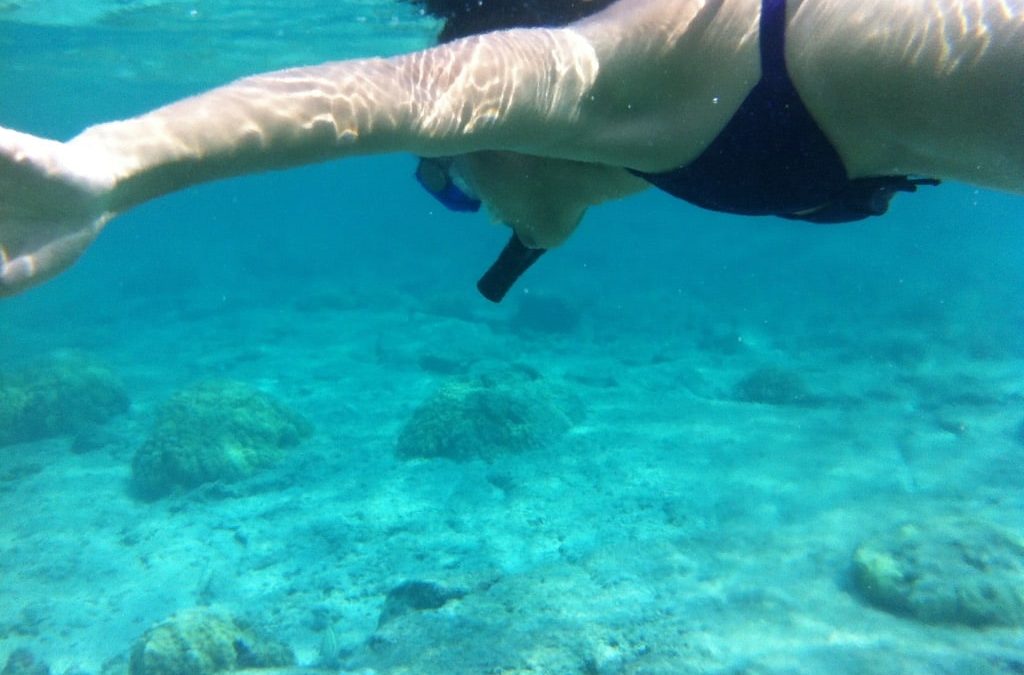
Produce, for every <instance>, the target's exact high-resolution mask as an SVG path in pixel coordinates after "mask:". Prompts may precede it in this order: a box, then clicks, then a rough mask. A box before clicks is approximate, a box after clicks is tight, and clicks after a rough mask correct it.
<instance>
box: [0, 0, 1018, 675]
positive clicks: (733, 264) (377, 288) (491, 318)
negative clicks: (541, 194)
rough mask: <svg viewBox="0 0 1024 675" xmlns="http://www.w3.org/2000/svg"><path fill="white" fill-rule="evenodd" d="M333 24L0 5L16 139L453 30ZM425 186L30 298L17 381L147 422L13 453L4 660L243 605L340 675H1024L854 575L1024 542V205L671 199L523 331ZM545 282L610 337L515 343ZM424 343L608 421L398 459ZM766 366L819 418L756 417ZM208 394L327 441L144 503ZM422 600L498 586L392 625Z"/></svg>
mask: <svg viewBox="0 0 1024 675" xmlns="http://www.w3.org/2000/svg"><path fill="white" fill-rule="evenodd" d="M303 4H304V6H303V8H302V9H301V10H298V9H295V6H294V5H290V4H288V3H283V2H281V1H280V0H277V2H276V3H275V2H270V1H269V0H268V1H266V2H263V3H257V2H252V3H241V4H240V3H226V2H209V3H206V2H194V3H175V2H166V3H160V2H139V3H132V2H116V3H114V2H110V3H102V2H96V3H74V4H72V3H68V5H67V7H58V6H56V5H49V4H48V3H44V2H38V3H30V2H23V3H4V2H0V91H2V92H3V95H2V96H0V124H2V125H4V126H8V127H14V128H18V129H21V130H25V131H29V132H32V133H36V134H40V135H44V136H50V137H56V138H67V137H69V136H71V135H73V134H74V133H76V132H77V131H79V130H80V129H82V128H84V127H85V126H88V125H90V124H94V123H98V122H100V121H105V120H108V119H113V118H121V117H128V116H131V115H135V114H138V113H141V112H143V111H145V110H147V109H149V108H152V107H154V106H157V105H160V104H162V103H165V102H168V101H171V100H174V99H175V98H178V97H181V96H183V95H186V94H190V93H195V92H198V91H201V90H202V89H204V88H207V87H210V86H214V85H216V84H217V83H220V82H223V81H226V80H229V79H231V78H233V77H237V76H240V75H243V74H246V73H250V72H256V71H262V70H267V69H271V68H278V67H283V66H287V65H295V64H300V63H308V62H314V61H323V60H330V59H337V58H345V57H351V56H356V55H365V54H371V53H382V54H392V53H396V52H399V51H403V50H405V49H412V48H416V47H419V46H423V45H426V44H427V43H428V42H429V40H430V37H431V35H432V31H433V25H432V24H431V23H430V22H429V21H428V20H426V19H424V18H422V17H419V16H417V15H416V13H415V12H413V11H411V10H409V9H408V8H404V7H402V6H400V5H397V3H394V2H387V1H385V0H377V1H374V2H370V1H364V2H341V3H335V2H331V3H328V2H313V3H308V4H309V5H311V6H310V7H306V6H305V4H306V3H303ZM414 164H415V162H414V159H413V158H412V157H408V156H390V157H381V158H368V159H358V160H349V161H346V162H343V163H330V164H325V165H320V166H314V167H307V168H302V169H298V170H293V171H289V172H285V173H275V174H268V175H261V176H255V177H247V178H242V179H237V180H231V181H225V182H220V183H216V184H212V185H207V186H203V187H199V188H196V189H192V190H189V191H187V192H184V193H181V194H176V195H172V196H170V197H167V198H164V199H161V200H158V201H156V202H153V203H150V204H147V205H144V206H142V207H140V208H138V209H136V210H135V211H132V212H131V213H129V214H127V215H125V216H123V217H122V218H119V219H118V220H116V221H115V222H114V223H113V224H112V225H111V226H110V227H109V228H108V230H107V231H106V232H105V233H104V234H103V235H102V236H101V237H100V239H99V240H98V241H97V243H96V244H95V245H94V246H93V247H92V248H91V249H90V251H89V252H88V253H87V254H86V255H85V256H84V257H83V259H82V260H81V261H80V262H79V263H78V264H77V265H76V266H75V267H74V268H73V269H72V270H71V271H70V272H68V273H66V274H64V275H62V276H61V277H59V278H57V279H55V280H54V281H53V282H51V283H49V284H46V285H44V286H42V287H40V288H37V289H34V290H32V291H31V292H28V293H26V294H24V295H21V296H18V297H16V298H12V299H8V300H4V301H3V302H2V303H0V365H2V366H3V368H4V369H5V371H14V370H18V369H20V368H24V367H25V366H26V365H28V364H31V363H33V362H34V360H35V359H38V358H41V357H44V356H45V355H46V354H48V353H51V352H53V351H55V350H68V349H73V350H80V351H82V352H84V353H87V354H89V355H91V356H92V357H94V358H96V359H99V360H101V361H102V362H103V363H105V364H106V365H107V366H109V367H110V368H111V369H112V370H113V371H115V372H116V373H117V374H118V375H119V376H120V377H121V378H122V379H123V380H124V383H125V387H126V389H127V391H128V393H129V395H130V397H131V399H132V407H131V409H130V410H129V412H128V413H126V414H125V415H123V416H121V417H119V418H118V419H117V420H115V421H113V422H112V423H111V425H112V426H111V429H110V431H109V434H110V438H111V439H112V440H110V441H109V442H108V443H107V444H106V445H105V446H104V447H101V448H100V449H98V450H95V451H93V452H89V453H85V454H79V453H72V452H70V450H69V447H70V445H71V443H72V439H70V438H67V437H53V438H45V439H40V440H35V441H32V442H28V443H21V444H18V445H11V446H7V447H5V448H0V465H2V466H3V467H4V476H6V477H8V478H5V480H4V482H3V484H2V486H0V504H2V509H3V511H0V514H2V515H0V660H2V659H4V658H6V657H7V655H9V654H11V653H13V652H14V651H15V650H16V649H19V648H27V649H29V650H31V651H32V652H33V653H34V654H36V655H37V656H38V657H39V658H42V659H45V660H46V661H48V662H49V663H50V665H51V667H52V669H53V672H64V670H65V669H68V668H71V667H73V666H76V667H78V668H80V669H81V672H99V671H100V668H101V665H102V664H103V663H104V662H105V661H106V660H108V659H111V658H114V657H116V656H117V655H118V654H123V653H125V652H127V650H129V649H130V648H131V645H132V644H133V642H134V641H135V640H136V639H138V638H139V636H140V635H141V634H142V633H143V632H144V631H145V630H146V629H147V628H148V627H150V626H152V625H154V624H155V623H157V622H159V621H162V620H164V619H166V618H167V617H168V616H171V615H172V614H174V613H175V612H180V611H182V610H186V609H189V608H190V607H195V606H198V605H212V606H215V607H218V608H223V609H225V610H226V611H230V612H232V613H234V614H236V615H239V616H245V617H248V618H250V619H253V620H255V621H256V622H257V623H259V624H260V625H261V626H262V627H263V628H264V629H266V630H268V631H269V632H271V633H273V634H274V635H275V636H276V637H277V638H279V639H280V640H282V641H284V642H285V643H287V644H288V645H289V646H290V647H291V648H292V649H293V650H294V651H295V653H296V655H297V658H298V661H299V663H300V664H302V665H304V666H313V665H317V664H318V663H319V664H323V665H330V666H331V667H332V668H334V670H335V672H337V670H338V669H339V668H347V669H351V670H352V671H353V672H371V671H362V670H358V671H357V669H359V668H366V669H373V671H375V672H381V673H389V672H395V673H398V672H408V673H462V672H465V673H484V672H508V673H512V672H515V673H519V672H543V673H549V672H551V673H554V672H566V673H569V672H578V673H592V672H593V673H618V672H623V673H625V672H630V673H634V672H635V673H641V672H643V673H683V672H758V673H761V672H763V673H796V672H800V673H803V672H807V673H813V672H823V671H825V670H830V671H836V670H838V671H840V672H850V673H854V672H858V673H859V672H879V673H883V672H885V673H888V672H906V673H929V672H936V673H938V672H1020V669H1021V668H1022V667H1024V666H1022V664H1024V632H1022V631H1021V629H1020V628H1019V627H1018V628H1014V627H995V628H989V629H977V628H969V627H963V626H958V625H933V624H927V623H923V622H920V621H917V620H915V619H913V618H910V617H907V616H899V615H894V614H891V613H889V612H885V611H882V610H880V609H878V608H876V607H873V606H871V605H870V604H869V603H867V602H866V601H865V600H864V599H863V598H862V597H860V596H858V594H857V593H856V592H855V590H854V589H852V587H851V581H850V572H849V570H850V564H851V562H850V561H851V555H852V552H853V551H854V549H855V548H856V547H857V546H858V544H859V543H860V542H862V541H864V540H867V539H870V538H871V537H873V536H876V535H878V534H879V533H882V532H885V531H889V530H891V529H892V528H895V527H898V526H899V525H900V524H903V523H908V522H910V523H915V524H917V525H921V526H923V527H927V525H928V524H929V523H935V522H946V521H947V520H948V519H950V518H961V519H966V520H967V521H968V522H969V523H970V522H975V521H977V522H980V523H985V524H991V525H995V526H998V527H1001V528H1004V529H1006V530H1008V531H1010V532H1012V533H1015V535H1016V536H1018V537H1019V536H1022V535H1024V527H1022V525H1021V523H1022V522H1024V520H1022V518H1021V516H1022V511H1021V507H1022V503H1024V502H1022V497H1021V494H1022V493H1021V488H1022V487H1024V438H1022V432H1021V430H1020V426H1021V424H1022V422H1024V404H1022V401H1024V377H1022V376H1024V264H1022V262H1024V259H1022V258H1024V254H1022V252H1024V227H1022V223H1024V200H1022V199H1021V198H1020V197H1019V196H1017V197H1014V196H1010V195H1004V194H998V193H995V192H991V191H986V190H978V189H975V188H973V187H970V186H965V185H957V184H947V185H943V186H941V187H940V188H937V189H930V190H926V191H922V192H921V193H919V194H917V195H903V196H900V197H898V198H897V199H896V200H895V202H894V205H893V209H892V211H891V213H890V214H889V215H888V216H887V217H885V218H879V219H874V220H872V221H870V222H864V223H857V224H851V225H845V226H835V227H815V226H809V225H801V224H793V223H788V222H783V221H776V220H766V219H741V218H734V217H728V216H722V215H716V214H710V213H706V212H702V211H700V210H697V209H695V208H692V207H689V206H687V205H684V204H681V203H679V202H676V201H673V200H671V199H668V198H666V197H664V196H661V195H658V194H655V193H653V192H651V193H648V194H644V195H640V196H637V197H634V198H631V199H629V200H626V201H623V202H621V203H616V204H610V205H606V206H603V207H600V208H595V209H593V210H592V211H591V213H590V214H589V215H588V216H587V218H586V220H585V222H584V224H583V225H582V226H581V228H580V230H579V231H578V232H577V234H576V235H575V236H574V238H573V239H572V240H571V241H570V242H569V243H568V244H567V245H566V246H565V247H564V249H561V250H557V251H554V252H551V253H549V254H548V255H547V256H546V257H545V258H544V259H543V260H542V261H541V262H540V263H539V264H538V265H537V267H536V268H535V269H533V270H531V271H530V273H529V274H528V276H527V277H526V278H525V279H524V280H523V282H522V283H521V284H520V286H518V287H517V289H516V290H514V291H513V293H512V294H511V295H510V297H509V298H508V299H507V300H506V302H505V303H504V304H503V305H502V306H500V307H494V306H491V305H489V304H488V303H486V302H485V301H483V300H481V299H480V298H478V297H477V296H476V295H475V291H474V288H473V286H474V283H475V281H476V278H477V277H478V275H479V274H480V273H481V272H482V271H483V270H484V269H485V268H486V267H487V266H488V265H489V264H490V262H491V260H492V258H493V256H495V255H496V254H497V252H498V250H500V248H501V246H502V245H503V243H504V240H505V237H506V233H505V230H504V229H503V228H500V227H497V226H494V225H492V224H491V223H489V222H488V220H487V218H486V217H485V216H483V215H471V216H466V215H457V214H451V213H448V212H446V211H444V210H443V209H442V208H441V207H440V206H438V205H437V204H436V203H434V202H433V201H432V200H431V198H430V197H429V196H428V195H426V194H425V193H424V192H423V191H422V190H421V189H420V188H419V187H418V186H417V185H416V183H415V182H414V180H413V179H412V177H411V174H412V171H413V168H414ZM528 295H541V296H544V297H549V296H550V297H553V298H556V299H557V300H559V301H562V302H564V303H565V304H566V305H567V306H569V307H571V308H573V310H574V311H577V312H578V314H579V324H578V325H577V326H576V327H574V328H571V329H569V330H566V331H563V332H556V333H552V334H544V333H536V332H532V333H531V332H525V331H522V330H520V329H519V328H518V327H517V325H516V316H517V310H518V308H519V307H520V306H521V305H522V304H523V303H524V302H525V301H524V297H525V296H528ZM325 297H326V298H332V299H334V300H332V302H334V305H333V306H330V305H331V303H327V304H328V307H327V308H326V309H322V310H316V311H310V310H309V309H308V307H309V303H310V300H311V299H312V301H320V300H322V299H323V298H325ZM339 297H340V298H344V301H343V302H342V301H338V300H337V299H338V298H339ZM314 304H315V302H314ZM425 356H443V357H446V358H451V359H454V360H456V361H458V362H460V363H464V364H470V365H471V366H472V367H476V366H478V365H479V364H486V366H487V367H488V368H500V367H506V366H508V364H515V367H518V368H528V369H532V370H535V371H537V372H539V373H542V374H543V375H544V377H545V378H546V379H548V380H550V381H552V382H555V383H557V384H559V385H564V386H567V387H570V388H572V389H573V390H574V391H575V393H576V394H577V395H578V396H579V397H580V398H581V399H582V400H583V402H584V404H585V406H586V408H587V415H586V418H585V421H584V422H582V423H580V424H579V425H577V427H576V428H574V429H573V430H572V431H571V432H570V433H569V434H568V435H567V436H566V437H564V438H562V439H561V440H559V441H557V442H553V443H551V444H550V445H549V446H547V447H543V448H539V449H536V450H533V451H530V452H527V453H523V454H518V455H510V456H500V457H498V458H496V459H491V460H490V461H484V460H477V461H473V462H468V463H456V462H451V461H447V460H441V459H433V460H416V461H406V460H402V459H398V458H396V457H395V454H394V445H395V441H396V438H397V436H398V433H399V431H400V430H401V428H402V426H403V425H404V424H405V422H406V421H407V420H408V419H409V417H410V415H411V413H412V411H413V410H414V409H415V408H416V406H417V405H418V404H419V403H421V402H422V401H423V400H424V399H425V398H427V397H428V396H429V395H430V393H431V392H432V391H433V390H434V389H435V388H436V387H437V386H438V385H439V384H442V383H444V382H445V381H446V379H447V378H448V377H449V376H446V375H444V374H441V373H438V372H436V371H432V370H431V369H429V368H424V367H423V363H424V361H423V359H424V357H425ZM764 367H772V368H778V369H783V370H785V371H786V372H789V373H795V374H797V375H798V376H799V377H800V378H802V380H803V381H804V382H805V384H806V386H807V387H808V388H809V389H810V390H811V391H812V392H814V394H815V395H816V396H818V397H820V398H821V399H822V400H824V401H825V403H824V404H822V405H817V406H814V407H805V406H792V405H771V404H765V403H751V402H744V401H742V400H737V397H736V396H735V391H736V390H735V385H736V383H737V382H739V381H740V380H742V378H743V377H744V376H745V375H747V374H749V373H751V372H755V371H756V370H757V369H759V368H764ZM210 378H231V379H234V380H239V381H243V382H246V383H248V384H251V385H253V386H255V387H257V388H259V389H261V390H263V391H266V392H267V393H271V394H273V395H274V396H276V397H278V398H279V399H280V400H282V401H283V402H285V403H286V404H287V405H289V406H291V407H292V408H295V409H298V410H300V411H301V412H302V414H304V415H305V416H307V418H309V419H310V420H311V422H312V423H313V425H314V427H315V429H316V431H315V433H314V435H313V436H312V437H311V438H310V439H309V440H308V441H306V442H305V443H304V444H303V446H301V448H300V449H299V450H297V451H296V453H298V454H297V455H296V456H297V457H299V459H296V458H295V457H293V458H292V459H290V460H288V461H286V462H285V463H284V464H283V465H281V467H278V468H276V469H272V470H270V473H269V474H267V475H269V476H271V477H273V476H277V478H276V481H275V480H270V479H268V478H266V477H262V478H261V479H260V480H262V481H264V483H260V484H258V485H257V486H256V487H255V488H253V489H247V488H246V489H241V490H240V493H239V494H236V495H234V496H232V497H229V498H223V499H211V498H208V497H204V498H195V496H194V495H192V496H191V497H190V495H189V494H188V493H185V494H180V495H176V496H174V497H173V498H170V499H169V500H164V501H161V502H157V503H155V504H149V503H142V502H139V501H138V500H136V499H134V498H133V497H132V496H131V494H130V491H129V490H128V489H127V487H126V484H127V481H128V477H129V472H130V464H131V457H132V453H133V451H134V449H135V448H136V447H138V446H139V445H140V444H141V443H142V442H143V441H144V439H145V438H146V436H147V434H148V433H149V430H150V426H151V423H152V419H153V416H154V411H155V410H157V409H158V408H159V406H160V404H161V403H162V402H163V401H165V400H166V399H167V398H168V397H169V396H170V395H171V394H172V393H173V392H174V391H176V390H178V389H180V388H182V387H185V386H188V385H189V384H192V383H194V382H197V381H202V380H206V379H210ZM27 465H32V467H34V468H33V469H32V470H30V471H27V472H26V471H21V470H20V467H25V466H27ZM275 471H276V472H278V473H274V472H275ZM499 474H500V475H501V476H505V477H506V479H507V480H508V481H511V483H512V484H514V485H515V486H516V487H515V489H512V490H502V489H497V488H496V487H495V482H496V481H495V480H494V476H495V475H499ZM506 479H502V480H506ZM268 481H269V482H268ZM501 482H502V481H500V480H499V481H497V483H501ZM246 485H248V484H246ZM268 486H269V487H268ZM967 527H968V528H969V527H970V525H968V526H967ZM238 532H244V537H239V536H233V534H232V533H238ZM242 539H245V541H246V543H245V544H240V543H239V542H240V541H241V540H242ZM409 579H416V580H425V581H429V582H433V583H437V584H441V585H444V586H447V587H459V588H464V589H468V594H467V595H465V597H463V598H461V599H459V600H457V601H452V602H449V603H448V604H446V605H445V606H444V607H443V608H441V609H439V610H426V611H417V612H412V613H410V614H409V615H407V616H404V617H402V620H401V621H399V622H397V623H396V622H391V623H388V624H387V626H385V627H379V626H378V625H377V617H378V615H379V612H380V611H381V608H382V607H383V605H384V602H385V597H386V595H387V593H388V590H389V589H392V588H394V587H395V586H396V585H398V584H400V583H401V582H402V581H405V580H409ZM328 633H329V634H330V635H331V638H330V640H333V642H331V641H329V640H326V637H325V636H327V635H328ZM325 641H326V642H325ZM325 643H329V646H328V647H324V646H322V645H323V644H325ZM327 652H330V653H329V654H328V653H327ZM339 655H340V656H339ZM75 672H78V671H75Z"/></svg>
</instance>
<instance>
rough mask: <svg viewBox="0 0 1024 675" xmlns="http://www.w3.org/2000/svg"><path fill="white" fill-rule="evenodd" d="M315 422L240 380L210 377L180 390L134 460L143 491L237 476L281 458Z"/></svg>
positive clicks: (149, 493) (157, 493)
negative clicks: (222, 379) (214, 380)
mask: <svg viewBox="0 0 1024 675" xmlns="http://www.w3.org/2000/svg"><path fill="white" fill-rule="evenodd" d="M310 433H311V427H310V426H309V424H308V423H307V422H306V421H305V420H304V419H303V418H302V417H300V416H299V415H297V414H296V413H294V412H291V411H290V410H288V409H286V408H285V407H284V406H283V405H281V404H280V403H278V402H277V401H276V400H274V399H273V398H271V397H270V396H268V395H266V394H264V393H262V392H260V391H258V390H256V389H253V388H251V387H249V386H247V385H244V384H240V383H236V382H208V383H204V384H200V385H198V386H195V387H192V388H190V389H186V390H184V391H181V392H179V393H177V394H175V395H174V396H173V397H171V399H170V400H169V401H168V402H167V403H166V404H165V405H164V406H163V408H162V409H161V410H160V412H159V413H158V415H157V421H156V424H155V425H154V427H153V431H152V433H151V434H150V437H149V439H148V440H147V441H146V442H145V443H144V444H143V445H142V447H140V448H139V449H138V451H137V452H136V454H135V458H134V460H133V461H132V477H133V481H134V485H135V488H136V490H137V491H138V493H139V495H140V496H142V497H144V498H156V497H161V496H163V495H166V494H167V493H169V492H171V491H172V490H173V489H174V488H175V487H186V488H188V487H196V486H198V485H202V484H203V483H208V482H212V481H237V480H241V479H243V478H247V477H249V476H251V475H253V474H254V473H255V472H256V471H258V470H259V469H262V468H265V467H268V466H270V465H272V464H274V463H275V462H277V461H278V460H280V459H281V458H282V457H283V456H284V453H285V450H286V449H287V448H290V447H292V446H295V445H297V444H298V443H299V442H300V441H302V439H304V438H306V437H307V436H309V435H310Z"/></svg>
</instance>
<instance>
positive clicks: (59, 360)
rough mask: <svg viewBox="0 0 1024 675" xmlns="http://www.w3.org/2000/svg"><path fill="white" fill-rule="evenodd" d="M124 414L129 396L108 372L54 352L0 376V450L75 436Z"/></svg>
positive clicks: (75, 356)
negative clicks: (29, 442)
mask: <svg viewBox="0 0 1024 675" xmlns="http://www.w3.org/2000/svg"><path fill="white" fill-rule="evenodd" d="M127 410H128V394H127V393H126V392H125V389H124V386H123V385H122V384H121V381H120V380H119V379H118V378H117V376H115V375H114V374H113V373H112V372H111V371H110V370H109V369H108V368H106V367H105V366H103V365H102V364H100V363H99V362H98V361H96V360H95V359H92V358H90V357H88V356H86V355H84V354H81V353H79V352H72V351H63V352H57V353H54V354H52V355H50V356H48V357H47V358H45V359H43V360H42V361H39V362H38V363H36V364H34V365H32V366H31V367H28V368H25V369H23V370H18V371H14V372H12V373H9V374H4V375H2V376H0V446H3V445H10V444H13V443H24V442H28V441H35V440H39V439H43V438H49V437H51V436H61V435H65V434H75V433H78V432H81V431H83V430H86V429H89V428H90V427H93V426H95V425H98V424H102V423H104V422H106V421H107V420H109V419H110V418H111V417H113V416H115V415H119V414H121V413H124V412H126V411H127Z"/></svg>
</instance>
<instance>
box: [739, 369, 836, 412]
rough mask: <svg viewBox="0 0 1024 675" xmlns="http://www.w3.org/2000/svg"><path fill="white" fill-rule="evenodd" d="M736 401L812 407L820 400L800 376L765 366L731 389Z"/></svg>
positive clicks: (752, 372) (745, 377)
mask: <svg viewBox="0 0 1024 675" xmlns="http://www.w3.org/2000/svg"><path fill="white" fill-rule="evenodd" d="M733 395H734V397H735V398H736V399H737V400H740V401H746V402H748V403H763V404H765V405H796V406H814V405H819V404H820V403H821V398H820V397H819V396H817V395H815V394H813V393H812V392H811V391H810V390H809V389H808V388H807V385H806V384H805V383H804V380H803V378H802V377H800V375H799V374H798V373H797V372H795V371H791V370H786V369H784V368H778V367H775V366H766V367H763V368H757V369H755V370H753V371H751V372H750V373H748V374H747V375H746V376H744V377H743V378H742V379H740V380H739V381H738V382H737V383H736V385H735V386H734V387H733Z"/></svg>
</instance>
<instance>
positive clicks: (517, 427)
mask: <svg viewBox="0 0 1024 675" xmlns="http://www.w3.org/2000/svg"><path fill="white" fill-rule="evenodd" d="M582 410H583V407H582V404H581V403H580V402H579V400H578V399H577V398H576V397H575V396H573V395H571V394H570V393H568V392H561V391H559V390H558V389H557V388H555V387H552V386H550V385H548V384H546V383H545V382H544V381H542V380H541V379H539V378H532V377H531V376H529V375H527V374H522V373H519V372H509V373H503V374H490V375H486V376H476V377H467V378H457V379H453V380H451V381H449V382H447V383H445V384H443V385H442V386H441V387H440V388H439V389H438V390H437V391H436V392H435V393H434V394H433V395H432V396H430V397H429V398H427V400H425V401H424V402H423V403H421V404H420V406H419V407H418V408H416V410H415V411H414V412H413V414H412V417H411V418H410V419H409V421H408V422H407V423H406V425H405V427H404V428H403V429H402V432H401V434H400V435H399V437H398V444H397V448H396V451H397V453H398V455H399V457H403V458H410V457H445V458H448V459H453V460H456V461H466V460H469V459H474V458H485V459H487V458H493V457H495V456H497V455H500V454H504V453H514V452H523V451H526V450H530V449H533V448H538V447H542V446H543V445H545V444H546V443H549V442H551V441H553V440H556V439H557V438H558V437H559V436H561V435H562V434H564V433H565V432H566V431H568V430H569V429H570V428H571V427H572V426H573V425H574V424H575V423H577V422H579V421H580V420H581V419H582Z"/></svg>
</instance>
